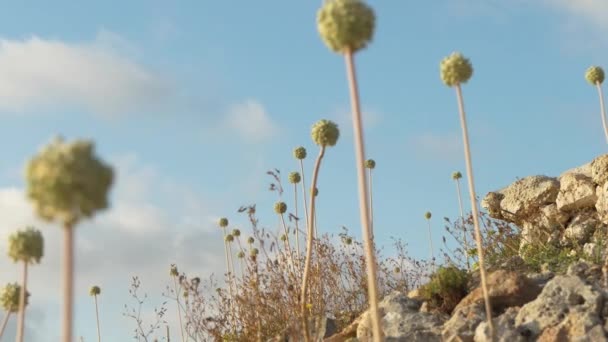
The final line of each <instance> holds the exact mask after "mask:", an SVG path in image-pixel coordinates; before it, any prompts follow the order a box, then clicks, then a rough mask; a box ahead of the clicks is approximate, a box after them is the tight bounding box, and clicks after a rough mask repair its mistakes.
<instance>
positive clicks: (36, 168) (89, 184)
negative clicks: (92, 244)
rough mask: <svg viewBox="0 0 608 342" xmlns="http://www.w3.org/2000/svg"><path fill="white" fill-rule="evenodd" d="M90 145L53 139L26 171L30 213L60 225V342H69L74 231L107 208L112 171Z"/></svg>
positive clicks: (112, 176)
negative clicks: (62, 244) (61, 264)
mask: <svg viewBox="0 0 608 342" xmlns="http://www.w3.org/2000/svg"><path fill="white" fill-rule="evenodd" d="M94 152H95V151H94V145H93V143H92V142H90V141H85V140H76V141H74V142H72V143H67V142H64V141H63V139H61V138H57V139H55V140H54V141H52V142H51V143H50V144H49V145H47V146H46V147H44V148H43V149H42V150H41V151H40V153H38V154H37V155H36V156H34V157H33V158H32V159H31V160H30V162H29V163H28V165H27V169H26V180H27V196H28V198H29V199H30V200H31V201H32V202H33V204H34V206H35V210H36V213H37V214H38V216H39V217H40V218H42V219H43V220H46V221H59V222H60V223H61V224H62V225H63V232H64V245H65V246H64V248H63V251H64V255H63V278H64V281H63V283H64V288H63V297H64V303H63V327H62V341H63V342H72V334H73V331H72V330H73V329H72V325H73V309H74V230H75V228H76V225H77V224H78V223H79V222H80V221H82V220H83V219H87V218H91V217H92V216H93V215H94V214H95V213H96V212H97V211H99V210H103V209H106V208H108V192H109V190H110V187H111V185H112V183H113V179H114V172H113V170H112V168H111V167H110V166H108V165H106V164H105V163H104V162H103V161H102V160H100V159H99V158H97V156H95V153H94Z"/></svg>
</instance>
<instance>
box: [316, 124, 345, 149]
mask: <svg viewBox="0 0 608 342" xmlns="http://www.w3.org/2000/svg"><path fill="white" fill-rule="evenodd" d="M311 135H312V140H313V141H314V142H315V144H317V145H319V146H323V147H327V146H334V145H336V143H337V142H338V138H339V137H340V130H339V129H338V125H336V123H334V122H333V121H330V120H325V119H324V120H320V121H317V122H316V123H315V124H314V125H313V126H312V132H311Z"/></svg>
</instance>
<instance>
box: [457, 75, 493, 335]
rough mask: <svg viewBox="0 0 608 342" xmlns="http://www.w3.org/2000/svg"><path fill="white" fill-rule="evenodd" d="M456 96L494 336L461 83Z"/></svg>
mask: <svg viewBox="0 0 608 342" xmlns="http://www.w3.org/2000/svg"><path fill="white" fill-rule="evenodd" d="M456 96H457V98H458V111H459V113H460V125H461V127H462V136H463V140H464V156H465V160H466V168H467V178H468V180H469V196H470V198H471V210H472V211H473V225H474V228H475V242H476V243H477V252H478V253H477V254H478V257H479V273H480V276H481V289H482V292H483V298H484V302H485V309H486V319H487V321H488V328H489V330H490V336H492V338H494V324H493V323H492V307H491V305H490V296H489V294H488V285H487V280H486V269H485V263H484V253H483V246H482V243H481V230H480V229H479V212H478V209H477V198H476V195H475V184H474V183H475V179H474V177H473V165H472V162H471V148H470V145H469V132H468V129H467V119H466V114H465V111H464V101H463V99H462V89H461V87H460V84H457V85H456Z"/></svg>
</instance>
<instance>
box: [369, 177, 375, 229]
mask: <svg viewBox="0 0 608 342" xmlns="http://www.w3.org/2000/svg"><path fill="white" fill-rule="evenodd" d="M368 179H369V229H370V236H371V238H372V240H374V195H373V188H372V184H373V183H372V169H371V168H370V169H368Z"/></svg>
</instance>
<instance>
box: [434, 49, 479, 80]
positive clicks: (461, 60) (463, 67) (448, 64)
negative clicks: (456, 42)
mask: <svg viewBox="0 0 608 342" xmlns="http://www.w3.org/2000/svg"><path fill="white" fill-rule="evenodd" d="M440 67H441V68H440V70H441V80H443V83H445V85H447V86H448V87H452V86H455V85H457V84H463V83H466V82H467V81H468V80H469V79H470V78H471V76H473V65H471V62H469V60H468V59H467V58H465V57H464V56H463V55H462V54H461V53H459V52H454V53H452V54H451V55H449V56H448V57H446V58H444V59H443V60H442V61H441V65H440Z"/></svg>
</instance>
